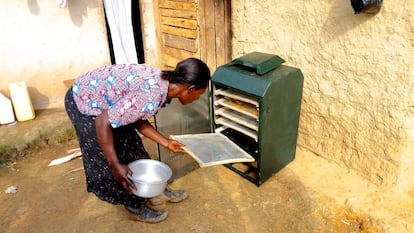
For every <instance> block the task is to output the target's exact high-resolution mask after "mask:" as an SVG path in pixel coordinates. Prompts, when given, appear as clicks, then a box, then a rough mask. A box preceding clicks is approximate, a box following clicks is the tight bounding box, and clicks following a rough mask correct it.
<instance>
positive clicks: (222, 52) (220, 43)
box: [214, 0, 231, 66]
mask: <svg viewBox="0 0 414 233" xmlns="http://www.w3.org/2000/svg"><path fill="white" fill-rule="evenodd" d="M215 2H216V4H215V15H214V17H215V22H218V24H219V25H221V27H215V35H216V36H215V44H216V62H217V66H220V65H224V64H226V63H228V62H229V61H230V60H231V52H230V51H231V49H230V46H231V30H230V27H231V25H230V9H231V6H230V4H231V3H230V1H226V0H215Z"/></svg>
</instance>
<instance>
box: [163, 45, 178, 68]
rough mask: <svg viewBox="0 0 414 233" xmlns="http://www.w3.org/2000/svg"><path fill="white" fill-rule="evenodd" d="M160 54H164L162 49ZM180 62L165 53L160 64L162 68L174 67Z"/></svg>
mask: <svg viewBox="0 0 414 233" xmlns="http://www.w3.org/2000/svg"><path fill="white" fill-rule="evenodd" d="M162 52H164V49H163V51H162ZM180 61H181V59H179V58H176V57H173V56H170V55H168V54H165V53H164V54H163V56H162V64H163V65H164V66H168V67H175V66H176V65H177V63H178V62H180Z"/></svg>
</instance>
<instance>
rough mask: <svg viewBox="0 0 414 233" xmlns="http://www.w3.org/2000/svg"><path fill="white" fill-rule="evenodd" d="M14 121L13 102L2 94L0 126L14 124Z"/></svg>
mask: <svg viewBox="0 0 414 233" xmlns="http://www.w3.org/2000/svg"><path fill="white" fill-rule="evenodd" d="M14 120H15V119H14V112H13V106H12V103H11V101H10V100H9V98H7V97H6V96H4V95H3V94H2V93H1V92H0V124H2V125H3V124H9V123H12V122H14Z"/></svg>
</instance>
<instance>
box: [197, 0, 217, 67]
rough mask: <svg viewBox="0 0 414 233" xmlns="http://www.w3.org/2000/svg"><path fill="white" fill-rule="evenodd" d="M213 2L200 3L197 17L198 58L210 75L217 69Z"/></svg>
mask: <svg viewBox="0 0 414 233" xmlns="http://www.w3.org/2000/svg"><path fill="white" fill-rule="evenodd" d="M214 2H215V0H214V1H200V2H199V4H200V5H199V9H200V10H199V15H198V19H199V22H200V56H201V60H203V61H204V62H205V63H206V64H207V65H208V67H209V68H210V71H211V73H213V72H214V71H215V68H216V67H217V62H216V49H215V47H216V45H215V27H216V26H218V25H216V23H215V21H214V20H215V17H214V5H215V3H214Z"/></svg>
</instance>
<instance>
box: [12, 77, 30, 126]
mask: <svg viewBox="0 0 414 233" xmlns="http://www.w3.org/2000/svg"><path fill="white" fill-rule="evenodd" d="M9 89H10V97H11V101H12V103H13V108H14V113H15V114H16V118H17V120H18V121H27V120H31V119H33V118H35V112H34V109H33V105H32V101H31V100H30V95H29V91H28V90H27V86H26V83H25V82H15V83H10V84H9Z"/></svg>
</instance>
